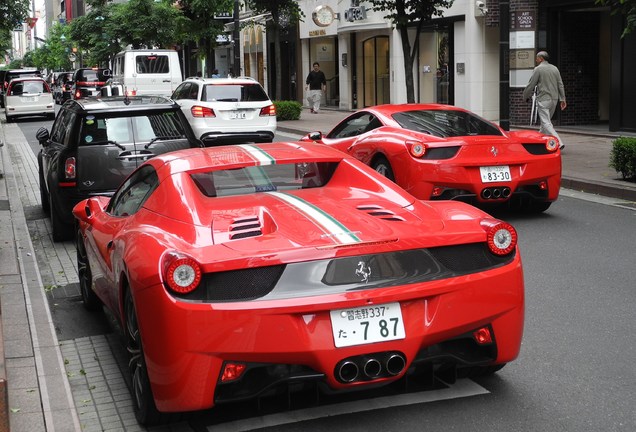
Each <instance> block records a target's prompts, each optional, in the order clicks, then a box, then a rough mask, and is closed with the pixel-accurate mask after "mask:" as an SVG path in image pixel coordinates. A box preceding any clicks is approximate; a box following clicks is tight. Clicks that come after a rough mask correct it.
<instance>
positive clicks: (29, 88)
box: [3, 77, 55, 122]
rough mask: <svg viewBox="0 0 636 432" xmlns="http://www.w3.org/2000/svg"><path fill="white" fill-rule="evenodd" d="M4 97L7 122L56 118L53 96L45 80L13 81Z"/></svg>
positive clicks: (34, 78)
mask: <svg viewBox="0 0 636 432" xmlns="http://www.w3.org/2000/svg"><path fill="white" fill-rule="evenodd" d="M3 97H4V113H5V115H6V116H7V122H11V121H13V119H15V118H16V117H26V116H46V117H48V118H54V117H55V103H54V102H53V94H52V93H51V88H50V87H49V85H48V84H47V82H46V81H45V80H44V79H43V78H40V77H24V78H15V79H12V80H11V82H10V83H9V86H8V87H7V91H6V93H5V94H4V96H3Z"/></svg>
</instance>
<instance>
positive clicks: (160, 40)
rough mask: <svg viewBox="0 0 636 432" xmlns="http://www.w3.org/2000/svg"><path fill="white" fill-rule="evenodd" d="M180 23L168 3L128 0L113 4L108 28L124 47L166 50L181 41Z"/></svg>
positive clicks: (180, 15)
mask: <svg viewBox="0 0 636 432" xmlns="http://www.w3.org/2000/svg"><path fill="white" fill-rule="evenodd" d="M183 20H184V17H183V13H182V12H181V11H180V10H179V9H177V8H175V7H174V6H173V4H172V1H171V0H161V1H154V0H130V1H129V2H127V3H116V4H113V5H112V9H111V16H110V20H109V21H110V23H109V25H110V26H112V27H111V28H112V29H113V30H114V32H113V34H115V35H118V37H119V42H120V43H121V45H123V46H127V45H131V46H132V47H133V48H134V49H140V48H168V47H170V46H173V45H174V44H175V43H176V42H178V41H179V40H180V36H179V30H180V29H183V28H185V27H186V26H185V23H184V22H183Z"/></svg>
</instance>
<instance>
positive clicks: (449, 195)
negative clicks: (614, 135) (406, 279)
mask: <svg viewBox="0 0 636 432" xmlns="http://www.w3.org/2000/svg"><path fill="white" fill-rule="evenodd" d="M301 141H316V142H322V143H324V144H327V145H329V146H332V147H335V148H337V149H339V150H342V151H344V152H345V153H348V154H350V155H352V156H354V157H355V158H356V159H359V160H361V161H362V162H364V163H366V164H367V165H369V166H371V167H372V168H373V169H375V170H376V171H378V172H379V173H381V174H383V175H384V176H386V177H388V178H389V179H391V180H393V181H395V182H396V183H397V184H399V185H400V186H402V187H403V188H404V189H406V190H407V192H409V193H411V194H413V195H414V196H415V197H417V198H420V199H427V200H449V199H452V200H460V201H466V202H469V203H471V204H475V205H480V204H481V205H488V204H504V203H505V204H508V205H510V206H511V207H513V208H517V209H520V210H522V211H527V212H542V211H545V210H547V209H548V208H549V207H550V204H551V203H552V202H554V201H555V200H556V199H557V197H558V195H559V188H560V185H561V152H560V151H559V142H558V140H557V139H556V138H555V137H552V136H546V135H543V134H540V133H538V132H536V131H515V132H507V131H504V130H503V129H501V128H500V127H499V126H498V125H496V124H494V123H491V122H489V121H487V120H484V119H483V118H481V117H479V116H477V115H475V114H473V113H471V112H469V111H467V110H465V109H462V108H458V107H455V106H450V105H433V104H431V105H427V104H404V105H378V106H374V107H369V108H365V109H363V110H360V111H357V112H355V113H354V114H352V115H350V116H349V117H347V118H346V119H344V120H343V121H342V122H340V123H339V124H338V125H337V126H336V127H335V128H333V130H332V131H331V132H329V133H328V134H327V135H325V136H322V134H321V133H319V132H314V133H311V134H308V135H307V136H305V137H303V138H302V139H301Z"/></svg>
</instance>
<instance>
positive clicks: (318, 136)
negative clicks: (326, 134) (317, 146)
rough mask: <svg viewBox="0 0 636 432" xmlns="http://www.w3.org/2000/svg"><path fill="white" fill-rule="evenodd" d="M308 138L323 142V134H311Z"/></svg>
mask: <svg viewBox="0 0 636 432" xmlns="http://www.w3.org/2000/svg"><path fill="white" fill-rule="evenodd" d="M307 136H308V137H309V139H310V140H312V141H320V140H322V132H311V133H309V134H308V135H307Z"/></svg>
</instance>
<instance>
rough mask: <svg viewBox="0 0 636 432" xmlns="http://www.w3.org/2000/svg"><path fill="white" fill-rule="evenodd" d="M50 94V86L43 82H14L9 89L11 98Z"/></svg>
mask: <svg viewBox="0 0 636 432" xmlns="http://www.w3.org/2000/svg"><path fill="white" fill-rule="evenodd" d="M49 92H50V91H49V86H48V85H46V83H45V82H44V81H42V80H34V81H19V82H14V83H13V84H11V87H9V96H19V95H22V94H33V93H49Z"/></svg>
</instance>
